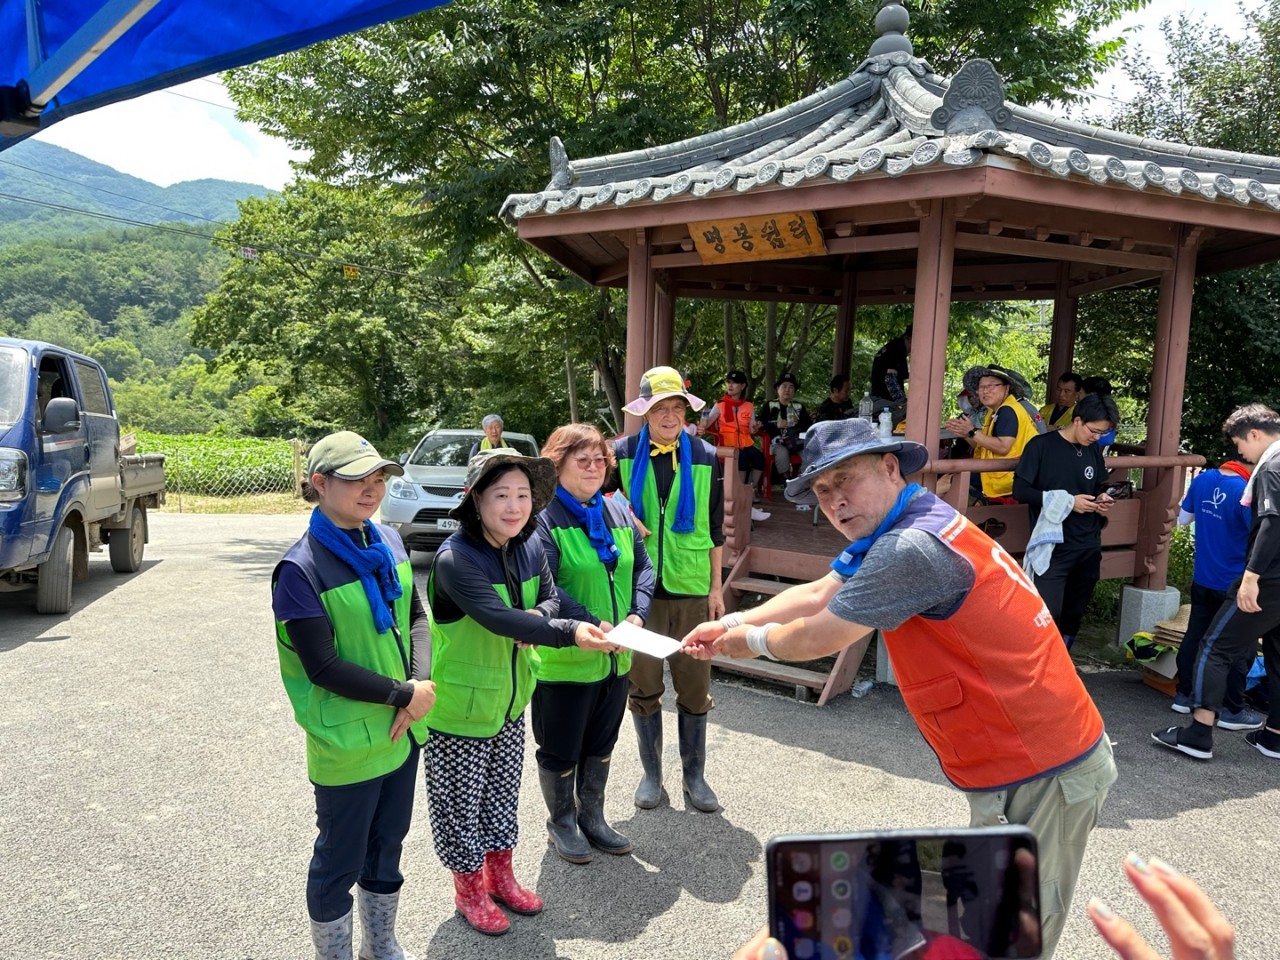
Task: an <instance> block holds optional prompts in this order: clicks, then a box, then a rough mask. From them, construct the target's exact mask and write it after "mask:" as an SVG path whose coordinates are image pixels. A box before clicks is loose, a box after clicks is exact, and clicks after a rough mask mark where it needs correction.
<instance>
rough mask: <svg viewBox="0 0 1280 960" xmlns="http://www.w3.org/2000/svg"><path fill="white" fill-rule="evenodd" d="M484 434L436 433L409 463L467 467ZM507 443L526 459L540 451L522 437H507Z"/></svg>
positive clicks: (416, 452) (425, 441)
mask: <svg viewBox="0 0 1280 960" xmlns="http://www.w3.org/2000/svg"><path fill="white" fill-rule="evenodd" d="M481 439H483V434H479V433H476V434H467V433H436V434H431V435H430V436H428V437H427V438H426V439H425V440H423V441H422V442H421V443H420V444H418V449H416V450H414V451H413V457H412V458H411V459H410V460H409V463H410V464H412V465H413V466H416V467H465V466H466V465H467V460H468V459H470V455H471V448H472V447H473V446H474V445H475V444H476V442H477V441H479V440H481ZM505 439H506V442H507V443H509V444H510V445H511V446H512V447H514V448H515V449H516V450H518V451H519V452H520V453H522V454H524V455H525V456H526V457H536V456H537V455H538V451H537V450H536V449H535V448H534V446H533V444H532V443H530V442H529V441H528V440H525V439H523V438H522V437H506V438H505Z"/></svg>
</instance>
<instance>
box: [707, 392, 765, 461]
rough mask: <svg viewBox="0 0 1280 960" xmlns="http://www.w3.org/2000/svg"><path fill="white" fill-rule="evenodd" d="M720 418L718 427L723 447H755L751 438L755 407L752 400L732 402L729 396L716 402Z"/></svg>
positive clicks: (753, 439) (717, 423)
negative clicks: (752, 417)
mask: <svg viewBox="0 0 1280 960" xmlns="http://www.w3.org/2000/svg"><path fill="white" fill-rule="evenodd" d="M716 409H718V410H719V411H720V416H719V418H718V420H717V421H716V427H715V428H714V429H716V430H718V431H719V433H720V444H719V445H720V446H722V447H736V448H739V449H741V448H742V447H750V446H754V445H755V438H754V437H752V436H751V416H752V412H753V411H754V410H755V405H754V404H753V403H752V402H751V401H750V400H732V399H730V398H729V397H728V396H727V395H726V396H723V397H721V398H720V399H719V400H718V401H716Z"/></svg>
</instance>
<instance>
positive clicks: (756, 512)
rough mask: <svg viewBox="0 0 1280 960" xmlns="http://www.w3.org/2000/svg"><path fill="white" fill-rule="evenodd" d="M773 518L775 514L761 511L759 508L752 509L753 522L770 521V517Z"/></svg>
mask: <svg viewBox="0 0 1280 960" xmlns="http://www.w3.org/2000/svg"><path fill="white" fill-rule="evenodd" d="M772 516H773V514H772V513H769V512H768V511H767V510H761V509H760V508H759V507H752V508H751V519H752V520H768V519H769V518H770V517H772Z"/></svg>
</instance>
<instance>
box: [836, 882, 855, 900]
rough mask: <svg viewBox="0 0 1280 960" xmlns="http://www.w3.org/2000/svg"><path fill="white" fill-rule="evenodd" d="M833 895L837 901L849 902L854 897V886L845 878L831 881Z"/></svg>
mask: <svg viewBox="0 0 1280 960" xmlns="http://www.w3.org/2000/svg"><path fill="white" fill-rule="evenodd" d="M831 895H832V896H833V897H835V898H836V899H837V900H848V899H849V897H851V896H852V895H853V884H851V883H850V882H849V881H848V880H845V879H844V878H843V877H841V878H840V879H837V880H832V881H831Z"/></svg>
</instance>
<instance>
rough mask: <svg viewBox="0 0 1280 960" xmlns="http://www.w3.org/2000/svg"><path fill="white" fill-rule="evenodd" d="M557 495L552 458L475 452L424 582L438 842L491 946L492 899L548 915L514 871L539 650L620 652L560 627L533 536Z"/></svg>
mask: <svg viewBox="0 0 1280 960" xmlns="http://www.w3.org/2000/svg"><path fill="white" fill-rule="evenodd" d="M555 488H556V473H555V468H554V467H552V465H551V461H550V460H546V459H543V458H541V457H536V458H535V457H523V456H521V455H520V454H519V453H516V452H515V451H512V450H486V451H484V452H483V453H479V454H477V455H476V456H475V457H473V458H472V460H471V463H470V465H469V466H468V468H467V479H466V485H465V487H464V488H463V491H464V494H463V499H462V501H461V503H459V504H458V506H456V507H454V508H453V510H452V511H451V514H452V515H453V517H454V518H455V519H457V520H458V521H459V524H460V526H461V529H459V530H458V532H457V533H455V534H453V535H452V536H451V537H449V539H448V540H446V541H445V542H444V543H443V544H441V546H440V549H439V550H438V551H437V552H436V558H435V561H434V563H433V564H432V566H431V575H430V578H429V579H428V581H427V598H428V601H429V603H430V606H431V676H432V679H434V680H435V682H436V685H437V697H436V703H435V706H434V707H433V708H432V710H431V713H430V714H428V716H427V721H426V722H427V726H428V727H429V729H430V731H431V736H430V738H429V739H428V740H427V749H426V773H427V801H428V809H429V812H430V816H431V834H432V837H433V839H434V841H435V848H436V853H437V854H438V855H439V857H440V859H441V860H442V861H443V862H444V865H445V866H446V867H448V868H449V869H450V870H451V871H453V883H454V905H455V906H456V907H457V908H458V912H459V913H461V914H462V916H463V917H465V918H466V920H467V922H468V923H470V924H471V926H473V927H474V928H475V929H476V930H478V931H480V932H481V933H484V934H488V935H490V936H496V935H497V934H501V933H506V932H507V930H508V929H509V927H510V924H509V922H508V921H507V918H506V916H505V915H504V914H503V913H502V911H501V910H499V909H498V908H497V907H496V906H495V905H494V901H495V900H496V901H497V902H498V903H501V904H503V905H505V906H506V907H508V908H509V909H511V910H513V911H515V912H516V913H521V914H527V915H531V914H535V913H538V912H540V911H541V910H542V900H541V898H539V897H538V896H537V894H535V893H534V892H533V891H532V890H529V889H527V888H525V887H523V886H521V885H520V884H519V883H517V882H516V879H515V875H514V874H513V872H512V866H511V861H512V850H513V849H514V848H515V845H516V841H517V840H518V839H519V830H518V826H517V822H516V809H517V806H518V804H519V799H520V774H521V771H522V769H523V767H524V708H525V706H526V705H527V704H528V703H529V699H530V697H531V696H532V695H533V687H534V678H533V668H532V659H533V648H534V647H572V646H574V645H575V644H576V645H577V646H578V647H581V648H582V649H584V650H605V651H610V650H612V649H613V645H612V644H611V643H609V641H608V638H607V637H606V636H605V635H604V632H603V631H601V629H600V628H599V627H597V626H596V625H595V624H592V623H588V622H584V621H581V620H574V619H561V618H560V617H559V610H560V604H559V601H558V600H557V597H556V588H555V583H554V581H552V579H551V572H550V570H549V569H548V567H547V560H546V557H545V556H544V554H543V552H542V544H541V541H540V540H539V539H538V538H537V537H535V536H533V534H534V532H535V530H536V529H537V514H538V512H539V511H540V510H542V508H543V507H545V506H546V505H547V502H548V501H549V500H550V499H551V497H552V495H553V493H554V492H555Z"/></svg>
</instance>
